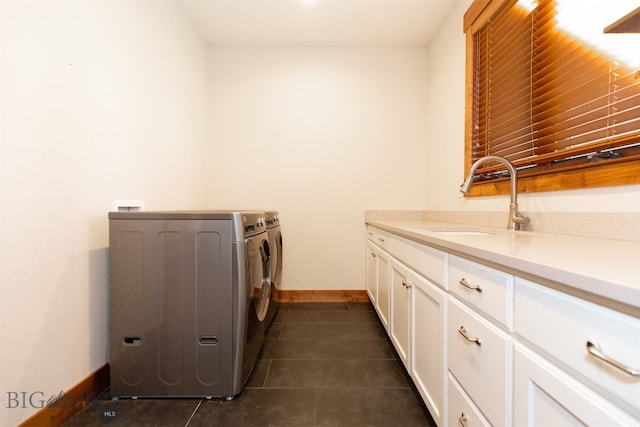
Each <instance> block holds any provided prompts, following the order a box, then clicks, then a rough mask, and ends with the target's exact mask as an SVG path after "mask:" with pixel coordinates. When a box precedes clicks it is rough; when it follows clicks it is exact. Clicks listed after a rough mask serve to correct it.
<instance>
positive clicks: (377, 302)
mask: <svg viewBox="0 0 640 427" xmlns="http://www.w3.org/2000/svg"><path fill="white" fill-rule="evenodd" d="M367 238H368V241H367V293H368V294H369V298H371V303H372V304H373V306H374V307H375V309H376V311H377V313H378V317H380V321H381V322H382V325H383V326H384V328H385V329H386V330H387V333H388V332H389V311H390V309H391V298H390V294H389V292H390V288H389V280H390V277H389V275H390V264H389V263H390V257H389V254H388V253H387V252H385V251H384V250H383V249H382V247H384V246H385V244H386V240H387V239H388V236H387V235H386V234H385V233H383V232H381V231H379V230H376V229H372V228H369V229H367Z"/></svg>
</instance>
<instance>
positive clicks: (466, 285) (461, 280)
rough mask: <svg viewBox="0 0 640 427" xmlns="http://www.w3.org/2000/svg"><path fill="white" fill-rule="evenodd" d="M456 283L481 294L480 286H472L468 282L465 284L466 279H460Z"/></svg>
mask: <svg viewBox="0 0 640 427" xmlns="http://www.w3.org/2000/svg"><path fill="white" fill-rule="evenodd" d="M458 283H460V284H461V285H462V286H464V287H465V288H468V289H471V290H472V291H478V292H482V286H480V285H472V284H470V283H469V282H467V279H465V278H464V277H463V278H462V279H460V281H459V282H458Z"/></svg>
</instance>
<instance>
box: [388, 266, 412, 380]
mask: <svg viewBox="0 0 640 427" xmlns="http://www.w3.org/2000/svg"><path fill="white" fill-rule="evenodd" d="M390 268H391V276H390V279H391V281H390V283H389V286H390V288H391V321H390V322H389V336H390V337H391V342H392V343H393V345H394V346H395V348H396V351H397V352H398V356H400V360H402V363H403V364H404V366H405V368H406V369H407V370H409V346H410V343H409V331H410V327H411V284H410V282H409V269H408V268H407V267H405V266H404V265H403V264H401V263H399V262H398V261H396V260H395V259H392V260H391V264H390Z"/></svg>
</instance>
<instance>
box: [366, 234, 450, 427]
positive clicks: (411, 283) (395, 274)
mask: <svg viewBox="0 0 640 427" xmlns="http://www.w3.org/2000/svg"><path fill="white" fill-rule="evenodd" d="M367 235H368V238H369V241H368V242H367V292H368V293H369V297H370V298H371V301H372V303H373V304H374V306H375V307H376V310H377V312H378V316H379V317H380V320H381V322H382V323H383V325H385V328H387V332H388V333H389V337H390V339H391V341H392V343H393V345H394V347H395V348H396V351H397V353H398V355H399V357H400V359H401V360H402V362H403V364H404V366H405V368H406V369H407V372H408V373H409V375H410V376H411V378H412V380H413V382H414V384H415V385H416V388H417V390H418V392H419V393H420V395H421V396H422V398H423V400H424V402H425V404H426V406H427V408H428V409H429V412H430V413H431V416H432V417H433V419H434V420H435V422H436V423H437V425H438V426H440V427H444V426H446V394H445V393H446V384H447V376H446V375H447V367H446V355H445V350H446V349H445V321H446V302H447V297H446V292H445V291H444V290H443V289H441V288H440V287H439V286H438V285H440V286H444V285H446V283H445V276H446V254H445V253H444V252H442V251H439V250H437V249H433V248H429V247H426V246H424V245H418V244H417V243H415V242H411V241H409V240H406V239H402V238H400V237H397V236H392V235H389V234H385V233H383V232H381V231H380V230H377V229H375V228H372V227H370V228H368V229H367ZM381 245H383V246H384V248H385V250H382V248H381ZM405 260H408V261H409V262H411V265H412V266H414V267H410V266H409V264H408V263H406V262H405ZM414 269H416V270H419V271H420V272H421V274H418V273H416V271H415V270H414ZM423 274H425V275H428V276H429V277H432V278H436V279H435V280H439V282H435V283H434V281H430V280H428V279H425V278H424V277H423ZM374 277H375V280H373V278H374ZM374 288H375V289H376V291H374V290H373V289H374ZM387 302H390V304H391V308H390V311H389V310H388V309H387V311H385V307H386V303H387ZM387 313H388V315H387Z"/></svg>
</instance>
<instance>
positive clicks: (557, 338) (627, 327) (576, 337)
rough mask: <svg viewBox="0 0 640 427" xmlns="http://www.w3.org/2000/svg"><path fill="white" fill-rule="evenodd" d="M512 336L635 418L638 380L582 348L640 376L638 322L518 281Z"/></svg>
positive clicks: (639, 402) (638, 401) (639, 395)
mask: <svg viewBox="0 0 640 427" xmlns="http://www.w3.org/2000/svg"><path fill="white" fill-rule="evenodd" d="M514 327H515V332H516V333H517V334H519V335H520V336H522V337H523V338H526V339H527V340H529V341H530V342H531V343H532V344H534V345H535V346H537V347H539V348H541V349H542V350H544V351H545V352H547V353H548V354H550V355H551V356H553V357H554V358H556V359H557V360H559V361H560V362H562V363H563V364H565V365H566V366H567V367H568V368H569V369H573V370H574V373H575V374H576V375H578V376H583V377H585V378H587V379H588V380H590V381H591V382H592V384H593V386H594V388H596V389H599V390H601V392H604V393H605V394H609V395H610V397H611V398H613V399H616V400H619V401H620V402H621V403H622V404H623V405H628V406H629V407H630V408H631V411H633V412H634V413H635V414H636V416H640V376H634V375H631V374H629V373H626V372H623V371H622V370H620V369H618V368H616V367H614V366H612V365H611V364H609V363H606V362H604V361H602V360H601V359H599V358H598V357H597V356H594V355H593V354H590V353H589V351H588V349H587V342H588V341H589V340H591V341H592V342H595V343H597V344H598V345H599V346H600V351H601V352H602V353H603V354H604V355H605V356H607V357H610V358H611V359H614V360H615V361H617V362H619V363H620V364H622V365H625V366H628V367H630V368H634V369H636V370H640V319H638V318H636V317H632V316H628V315H626V314H622V313H619V312H616V311H614V310H611V309H608V308H606V307H602V306H599V305H597V304H594V303H591V302H589V301H584V300H582V299H579V298H576V297H574V296H571V295H567V294H564V293H562V292H558V291H556V290H553V289H550V288H547V287H544V286H540V285H537V284H535V283H532V282H529V281H526V280H523V279H520V278H518V279H517V280H516V292H515V317H514Z"/></svg>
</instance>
